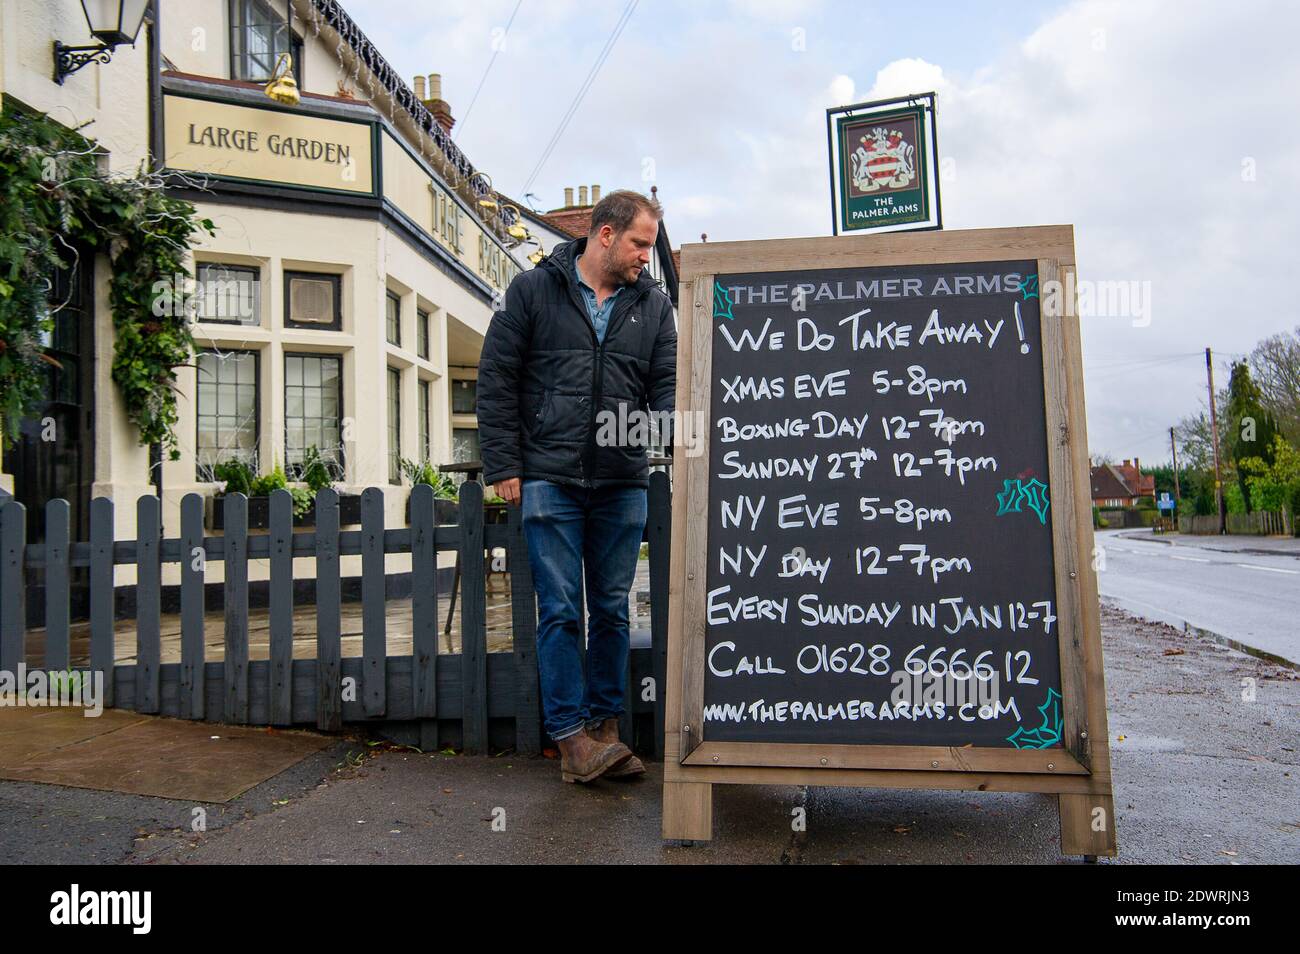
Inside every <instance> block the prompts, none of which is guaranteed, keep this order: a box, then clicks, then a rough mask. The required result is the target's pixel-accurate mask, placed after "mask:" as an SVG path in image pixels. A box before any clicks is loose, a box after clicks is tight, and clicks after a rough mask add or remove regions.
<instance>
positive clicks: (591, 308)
mask: <svg viewBox="0 0 1300 954" xmlns="http://www.w3.org/2000/svg"><path fill="white" fill-rule="evenodd" d="M580 258H582V256H581V255H578V256H575V257H574V259H573V276H574V277H575V278H576V279H577V280H578V288H580V289H581V290H582V300H583V301H585V302H586V303H587V317H588V318H590V319H591V324H592V327H593V328H595V329H596V340H597V341H602V342H603V341H604V340H605V329H606V328H608V327H609V316H610V315H612V314H613V313H614V302H615V301H616V300H617V299H618V296H619V295H620V294H622V292H623V289H624V288H626V287H627V286H626V285H619V286H618V287H617V288H615V289H614V294H612V295H610V296H609V297H608V298H606V299H605V300H604V301H603V302H601V303H600V305H599V306H597V304H596V290H595V289H594V288H592V287H591V286H590V285H588V284H587V283H586V282H585V281H583V279H582V272H581V271H579V270H578V259H580Z"/></svg>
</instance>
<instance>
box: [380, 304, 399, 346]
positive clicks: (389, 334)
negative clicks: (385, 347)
mask: <svg viewBox="0 0 1300 954" xmlns="http://www.w3.org/2000/svg"><path fill="white" fill-rule="evenodd" d="M384 333H385V337H386V338H387V340H388V343H389V344H391V345H398V346H401V344H402V299H400V298H398V297H397V296H396V295H394V294H393V293H392V292H388V293H387V297H386V299H385V303H384Z"/></svg>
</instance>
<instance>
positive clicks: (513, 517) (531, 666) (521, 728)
mask: <svg viewBox="0 0 1300 954" xmlns="http://www.w3.org/2000/svg"><path fill="white" fill-rule="evenodd" d="M506 517H507V519H508V521H509V530H510V546H509V548H508V550H507V556H506V559H507V560H508V561H509V568H510V619H511V626H512V627H513V630H514V635H513V637H512V640H511V643H512V645H513V647H514V657H515V749H516V751H518V752H519V754H520V755H537V754H539V753H540V752H541V751H542V720H541V710H540V709H539V708H538V706H539V705H540V701H541V691H540V689H539V687H538V682H537V680H538V675H537V594H536V592H534V590H533V570H532V567H531V566H530V565H529V563H528V541H527V540H526V539H525V538H524V512H523V509H522V508H520V507H508V508H506ZM628 668H629V670H630V669H631V666H629V667H628Z"/></svg>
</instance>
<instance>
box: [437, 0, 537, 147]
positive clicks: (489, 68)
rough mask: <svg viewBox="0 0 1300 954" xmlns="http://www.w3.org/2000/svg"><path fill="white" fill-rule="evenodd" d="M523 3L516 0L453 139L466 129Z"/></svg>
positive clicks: (521, 0) (522, 0) (520, 0)
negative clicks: (466, 124)
mask: <svg viewBox="0 0 1300 954" xmlns="http://www.w3.org/2000/svg"><path fill="white" fill-rule="evenodd" d="M523 4H524V0H516V2H515V9H514V12H513V13H511V14H510V19H509V20H507V21H506V28H505V30H504V31H503V32H502V34H501V43H500V45H499V46H497V48H496V49H495V50H493V51H492V59H490V60H488V65H487V69H485V70H484V71H483V76H482V77H481V78H480V79H479V81H478V88H477V89H475V90H474V95H473V96H472V97H470V101H469V106H468V107H467V108H466V109H465V115H464V116H462V117H460V122H459V123H458V124H457V126H456V131H455V132H453V133H452V134H451V138H452V139H455V138H456V137H457V136H458V135H460V134H461V133H462V132H464V131H465V122H466V121H467V120H468V119H469V114H470V113H472V112H473V111H474V104H475V103H477V102H478V94H479V93H481V92H482V91H483V84H484V83H486V82H487V78H488V74H489V73H491V72H492V64H493V63H495V62H496V61H497V55H498V54H499V53H500V52H501V51H502V50H503V49H505V46H506V37H507V36H509V35H510V25H511V24H512V23H514V22H515V14H517V13H518V12H519V8H520V7H521V6H523Z"/></svg>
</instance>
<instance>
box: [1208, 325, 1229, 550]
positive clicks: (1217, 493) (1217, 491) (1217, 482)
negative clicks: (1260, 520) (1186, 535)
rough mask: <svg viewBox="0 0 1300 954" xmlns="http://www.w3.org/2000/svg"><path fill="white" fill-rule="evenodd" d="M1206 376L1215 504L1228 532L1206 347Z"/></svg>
mask: <svg viewBox="0 0 1300 954" xmlns="http://www.w3.org/2000/svg"><path fill="white" fill-rule="evenodd" d="M1205 378H1206V381H1207V382H1208V383H1209V388H1210V436H1211V437H1213V438H1214V506H1215V512H1216V513H1218V515H1219V533H1227V532H1228V527H1227V524H1226V521H1225V519H1224V516H1223V473H1222V472H1221V471H1220V469H1219V412H1218V411H1217V410H1216V409H1215V406H1214V360H1213V358H1212V357H1211V356H1210V349H1209V348H1206V349H1205Z"/></svg>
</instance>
